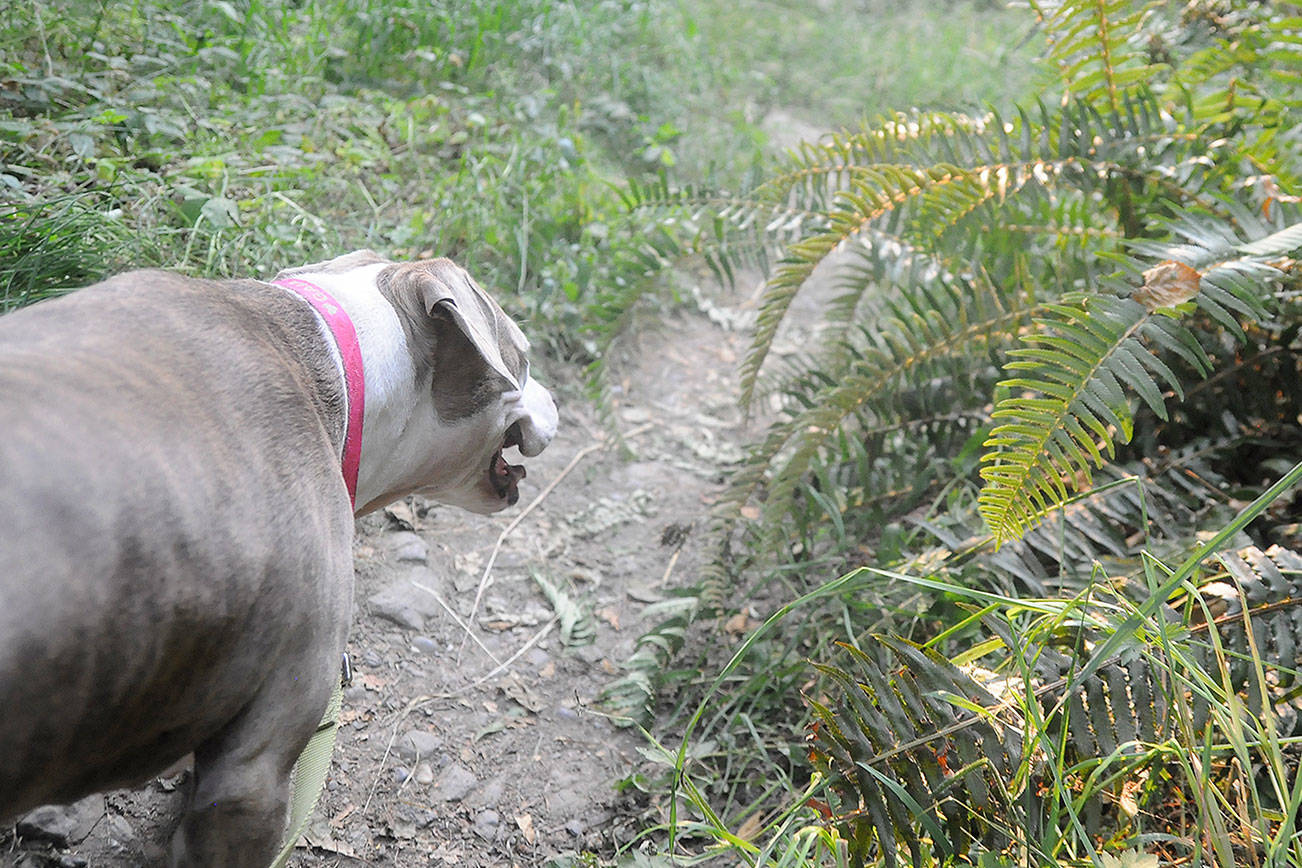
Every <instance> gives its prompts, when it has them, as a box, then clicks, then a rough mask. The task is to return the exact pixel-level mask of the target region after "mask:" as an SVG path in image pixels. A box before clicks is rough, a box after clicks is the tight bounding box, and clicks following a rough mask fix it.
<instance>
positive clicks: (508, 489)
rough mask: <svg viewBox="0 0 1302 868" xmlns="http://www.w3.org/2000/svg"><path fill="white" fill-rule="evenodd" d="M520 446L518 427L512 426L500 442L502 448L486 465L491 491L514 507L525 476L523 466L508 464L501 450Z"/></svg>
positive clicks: (517, 424) (516, 425)
mask: <svg viewBox="0 0 1302 868" xmlns="http://www.w3.org/2000/svg"><path fill="white" fill-rule="evenodd" d="M519 445H520V426H519V423H516V424H515V425H512V426H511V427H510V428H509V429H507V432H506V439H505V440H503V441H502V448H501V449H498V450H497V451H496V452H494V453H493V458H492V460H491V461H490V462H489V464H488V481H489V482H491V483H492V485H493V491H495V492H497V496H498V497H500V498H502V499H503V500H505V501H506V502H507V503H508V504H510V505H512V506H514V505H515V502H516V501H517V500H519V499H520V489H519V487H518V486H519V484H520V480H521V479H524V478H525V476H526V475H527V474H526V473H525V469H524V467H523V465H520V464H508V463H507V462H506V459H505V458H504V457H502V450H503V449H510V448H511V447H512V446H519Z"/></svg>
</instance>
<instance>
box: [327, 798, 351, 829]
mask: <svg viewBox="0 0 1302 868" xmlns="http://www.w3.org/2000/svg"><path fill="white" fill-rule="evenodd" d="M356 810H357V806H356V805H354V804H353V803H352V802H349V803H348V804H347V806H345V807H344V809H343V810H342V811H340V812H339V813H337V814H335V815H334V816H333V817H331V818H330V825H331V826H334V827H335V828H336V829H338V828H339V827H340V826H342V825H343V824H344V821H345V820H347V819H348V818H349V817H351V816H352V815H353V812H354V811H356Z"/></svg>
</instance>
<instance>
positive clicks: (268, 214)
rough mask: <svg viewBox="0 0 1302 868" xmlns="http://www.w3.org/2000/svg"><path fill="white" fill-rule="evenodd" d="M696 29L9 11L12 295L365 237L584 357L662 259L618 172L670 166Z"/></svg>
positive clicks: (121, 9)
mask: <svg viewBox="0 0 1302 868" xmlns="http://www.w3.org/2000/svg"><path fill="white" fill-rule="evenodd" d="M682 33H683V31H682V29H681V27H680V26H679V25H678V23H677V21H676V12H674V11H673V10H672V9H669V8H668V7H667V6H665V5H663V4H654V3H648V4H630V3H624V2H614V0H610V2H602V3H597V4H572V3H559V4H558V3H551V2H542V0H517V2H510V3H493V4H481V3H470V2H456V3H439V4H433V5H431V4H429V3H424V2H410V0H386V2H376V0H306V2H288V0H239V2H225V0H191V2H186V3H183V4H180V5H177V4H165V3H158V2H152V0H150V2H144V3H130V4H123V3H114V2H105V3H80V2H71V0H68V2H60V3H56V4H54V5H53V6H51V5H50V4H30V3H25V4H10V5H9V6H7V7H6V8H5V10H4V12H3V13H0V77H3V78H4V80H5V90H4V95H3V96H0V154H3V158H4V159H3V162H4V167H3V170H2V171H0V202H3V203H5V204H4V208H5V211H4V213H3V216H0V219H3V220H4V223H3V224H0V231H3V232H6V233H12V234H13V236H14V237H13V238H12V240H9V239H8V236H5V237H4V238H0V244H4V245H5V246H4V248H3V249H4V250H6V251H9V250H11V249H18V250H19V253H20V254H21V259H15V260H12V261H13V262H14V263H15V265H16V267H15V269H14V272H15V273H14V275H13V276H12V277H11V276H10V275H9V270H8V269H6V270H5V275H6V280H7V282H8V285H9V289H8V295H7V296H6V299H7V301H6V303H7V304H13V303H16V302H21V301H23V300H30V299H31V298H35V297H36V296H37V295H38V294H40V293H44V292H47V291H51V290H54V289H58V288H65V287H68V286H72V285H78V284H81V283H85V282H88V281H90V280H93V279H96V278H98V277H102V276H104V275H106V274H108V273H111V272H113V271H115V270H120V269H121V268H123V267H126V266H129V265H148V264H158V265H164V266H166V267H171V268H179V269H182V270H186V271H190V272H194V273H200V274H204V275H210V276H229V275H248V274H268V273H271V272H274V271H275V270H277V269H278V268H281V267H283V266H285V265H287V264H295V263H301V262H304V261H311V260H313V259H319V258H324V257H328V256H332V255H335V254H336V253H338V252H340V251H341V250H348V249H352V248H355V247H360V246H369V247H373V248H376V249H378V250H380V251H382V252H384V253H386V254H390V255H393V256H395V257H404V258H415V257H420V256H430V255H447V256H452V257H454V258H457V259H458V260H459V261H461V262H463V263H464V264H465V265H466V266H467V267H469V268H471V269H472V270H474V271H475V273H476V274H477V275H479V276H480V279H481V280H483V281H484V282H485V284H486V285H490V286H493V287H495V288H496V290H497V292H498V294H499V296H501V297H503V300H504V303H506V305H507V306H508V308H510V309H512V312H513V313H515V314H517V315H519V316H522V317H526V318H528V319H530V320H531V326H530V331H531V333H533V334H535V335H536V336H537V337H538V338H539V340H540V342H541V343H542V344H543V345H544V347H545V348H547V349H550V350H552V351H553V352H554V353H556V354H559V355H562V356H571V357H577V358H580V359H591V358H593V356H594V355H596V354H598V353H599V352H600V350H601V348H602V346H604V344H605V343H606V342H608V340H609V339H610V338H609V337H607V335H608V334H610V333H612V332H613V329H612V328H611V327H610V324H609V323H608V322H607V320H605V319H603V318H602V316H603V313H604V311H605V308H604V307H603V304H602V299H603V298H604V297H607V296H609V294H610V292H611V288H612V287H621V286H637V287H638V289H639V291H640V290H641V289H642V287H643V286H644V285H645V284H646V282H647V270H648V267H659V264H658V263H652V264H651V265H650V266H649V265H648V263H647V262H646V261H645V260H643V259H641V258H639V257H638V255H637V250H638V248H639V246H640V243H641V242H640V240H639V238H640V236H641V235H643V234H644V232H643V231H642V229H641V228H640V227H638V226H636V225H631V224H630V223H629V221H628V220H627V218H626V216H625V213H624V210H623V208H622V207H621V205H620V200H619V197H618V193H617V191H616V189H615V188H614V187H612V185H611V181H612V180H617V179H618V178H619V177H620V176H621V175H623V174H626V173H627V174H632V175H635V176H636V175H640V174H642V173H644V172H645V171H646V170H647V169H648V167H650V166H652V165H663V164H664V162H665V161H666V160H671V159H672V157H671V154H670V151H671V150H672V147H673V141H674V139H675V138H676V136H675V133H674V127H673V124H672V122H671V121H670V117H671V113H672V109H673V105H672V102H671V100H670V98H669V96H668V94H669V93H671V92H673V91H674V90H675V89H676V88H675V86H674V84H673V78H672V76H673V75H675V74H678V73H675V72H673V69H674V67H673V66H672V64H671V63H670V61H671V60H672V59H673V58H674V57H676V56H677V55H678V54H679V53H680V52H679V46H678V43H677V40H679V39H680V38H681V37H682ZM609 45H621V46H622V47H623V49H624V52H623V53H622V54H621V55H620V56H619V57H618V58H613V57H612V56H611V55H610V54H609V53H608V52H607V51H606V48H605V47H606V46H609ZM652 146H654V147H656V148H658V149H659V150H658V152H657V154H656V155H655V156H654V158H652V157H648V156H647V155H646V154H643V153H642V152H641V149H643V148H644V147H652ZM93 215H98V216H97V217H96V216H93ZM74 216H75V219H76V220H77V221H78V222H77V223H76V229H75V230H74V231H72V232H69V228H70V226H72V224H71V223H70V222H69V221H70V220H72V219H74ZM19 235H21V237H18V236H19ZM108 238H111V239H112V240H110V241H107V242H105V239H108ZM101 242H104V243H101ZM69 257H72V258H74V259H77V260H78V261H79V262H80V263H81V264H80V265H79V266H77V267H71V265H70V264H69V263H68V262H67V260H68V258H69ZM7 261H10V260H7ZM20 275H21V276H20Z"/></svg>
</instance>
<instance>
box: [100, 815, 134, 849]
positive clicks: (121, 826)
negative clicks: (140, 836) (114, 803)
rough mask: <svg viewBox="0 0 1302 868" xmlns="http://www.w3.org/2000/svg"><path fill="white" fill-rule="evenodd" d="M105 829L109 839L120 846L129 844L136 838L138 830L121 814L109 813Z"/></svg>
mask: <svg viewBox="0 0 1302 868" xmlns="http://www.w3.org/2000/svg"><path fill="white" fill-rule="evenodd" d="M105 831H106V832H107V834H108V838H109V840H110V841H112V842H113V843H114V844H117V845H118V846H122V845H123V844H129V843H131V842H132V841H134V840H135V839H136V830H135V829H133V828H132V827H131V824H130V823H129V822H127V818H126V817H124V816H122V815H121V814H109V816H108V817H107V818H106V820H105Z"/></svg>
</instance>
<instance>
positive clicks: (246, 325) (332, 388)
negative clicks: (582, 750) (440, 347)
mask: <svg viewBox="0 0 1302 868" xmlns="http://www.w3.org/2000/svg"><path fill="white" fill-rule="evenodd" d="M200 338H201V339H200ZM313 340H315V341H316V342H317V344H319V343H320V339H319V336H318V330H317V324H316V322H315V320H314V319H313V315H312V313H311V311H310V310H307V309H306V308H305V307H304V306H302V305H301V304H297V303H296V302H295V301H294V300H293V299H291V298H289V297H287V295H286V294H285V293H283V292H282V291H280V290H278V289H275V288H272V287H267V286H266V285H265V284H256V283H253V282H246V283H244V284H218V283H212V282H205V281H193V280H189V279H184V278H178V277H175V276H173V275H169V274H166V273H164V272H135V273H131V274H127V275H122V276H120V277H118V278H115V279H114V280H112V281H110V282H108V283H105V284H101V285H99V286H96V287H91V288H89V289H86V290H82V291H80V292H78V293H75V294H73V295H71V296H69V297H66V298H62V299H59V300H56V301H51V302H44V303H41V304H38V305H35V306H33V307H32V308H29V309H25V310H22V311H19V312H17V313H15V314H11V315H8V316H5V317H0V709H3V713H0V817H4V816H9V815H12V814H13V813H16V812H18V811H21V810H25V809H27V808H29V807H32V806H34V805H36V804H40V803H44V802H51V801H65V800H68V799H71V798H74V797H76V796H79V795H81V794H83V793H86V792H89V791H92V790H95V789H101V788H104V787H107V786H111V785H115V784H120V783H126V782H130V781H131V780H132V779H138V778H141V777H145V776H148V775H149V774H150V773H153V772H156V771H157V770H159V769H161V768H162V767H164V766H166V765H167V764H169V763H171V762H173V761H175V760H176V759H177V758H179V757H180V756H183V755H184V754H186V753H187V752H189V751H190V750H191V749H193V748H194V747H195V746H196V745H197V744H199V743H201V742H203V741H204V740H205V739H207V738H209V737H210V736H212V735H213V734H214V733H216V732H217V731H219V730H220V729H222V727H224V726H225V725H227V724H228V722H230V721H231V720H232V719H234V718H235V717H237V715H238V714H239V713H240V711H241V709H243V708H245V707H246V706H247V705H248V704H249V703H250V702H251V701H252V700H253V699H254V697H255V696H257V695H258V694H259V692H260V691H262V690H265V689H267V688H268V684H267V682H268V679H267V677H266V675H265V670H266V668H267V661H268V660H269V659H270V660H274V659H277V658H280V657H287V658H289V659H295V658H298V657H302V656H303V655H302V653H301V652H302V648H303V647H304V646H305V645H307V644H309V643H315V642H321V641H323V640H324V639H325V637H323V636H322V631H323V630H333V631H334V633H335V634H337V635H335V636H334V637H333V638H331V639H330V640H329V642H327V643H326V644H331V643H333V644H341V643H342V635H343V634H342V630H343V629H344V623H346V616H347V612H346V609H347V605H348V604H347V602H346V597H347V595H348V594H349V593H350V589H349V588H347V587H343V588H341V587H339V583H338V582H327V581H322V580H321V579H322V576H321V575H320V572H321V570H322V565H323V564H325V565H329V569H328V572H330V573H332V574H333V575H334V576H336V577H337V576H341V575H346V576H348V577H351V566H350V562H349V560H348V558H349V550H348V545H349V540H350V539H351V528H352V518H351V515H350V513H349V510H348V503H347V499H346V497H338V496H336V497H333V498H323V497H322V496H321V492H323V491H326V492H330V491H334V489H335V488H338V487H339V486H341V485H342V483H341V482H339V481H338V479H337V476H338V469H337V466H336V464H335V462H336V456H335V455H334V454H333V447H332V445H331V442H330V437H329V435H328V433H327V430H326V422H327V421H328V420H329V419H331V418H333V417H331V414H332V413H333V414H336V415H337V414H338V412H339V403H340V401H341V398H340V394H339V392H340V389H339V385H338V383H337V382H335V378H334V372H333V369H332V368H331V367H330V364H329V359H328V357H326V358H324V359H322V360H321V363H320V364H316V365H314V364H313V363H312V360H313V359H314V358H315V357H320V356H321V351H320V349H319V347H317V348H316V349H315V350H314V351H309V352H306V353H303V354H300V355H298V356H295V355H294V354H293V353H287V352H286V350H285V348H286V347H289V348H293V347H294V345H295V344H299V343H311V342H312V341H313ZM269 349H270V351H268V350H269ZM268 359H271V360H272V362H273V363H270V364H268V363H267V360H268ZM303 359H307V361H303ZM304 379H310V380H313V381H314V382H313V383H312V384H311V385H312V388H303V387H302V386H303V382H302V381H303V380H304ZM235 406H238V407H239V408H240V409H241V412H240V413H232V412H231V410H232V408H233V407H235ZM235 426H238V430H236V427H235ZM284 450H290V451H292V452H295V453H299V454H302V453H308V454H311V453H312V452H313V451H315V452H317V453H320V455H319V458H318V460H315V461H310V462H306V464H304V463H303V462H301V461H284V460H281V458H280V457H278V456H282V457H283V455H284ZM227 462H238V463H240V464H242V465H244V466H245V467H250V468H251V469H252V470H253V471H254V472H256V474H257V477H258V478H259V479H260V480H261V481H262V485H261V487H260V489H259V490H249V489H248V488H247V487H241V486H232V485H230V484H229V481H228V480H227V479H225V478H224V476H223V474H222V472H221V470H220V467H221V466H222V464H224V463H227ZM304 466H307V467H310V468H317V469H319V473H320V474H321V475H322V477H323V478H322V479H312V478H304V476H303V473H302V470H301V468H302V467H304ZM286 468H295V470H296V472H295V473H288V472H287V471H286ZM327 474H329V475H330V478H329V479H327V478H325V476H326V475H327ZM269 506H270V507H271V509H270V510H269ZM250 511H252V512H253V513H255V514H258V515H270V516H272V518H271V519H270V520H268V521H266V522H263V523H262V524H261V525H260V526H257V527H250V525H249V523H248V521H247V519H245V520H241V516H247V514H248V513H249V512H250ZM235 537H238V538H235ZM195 577H200V580H198V581H196V578H195ZM341 595H342V596H343V597H344V598H345V599H344V600H342V601H341V599H340V598H341ZM341 610H343V612H342V614H343V619H342V623H339V624H336V625H327V624H325V623H323V621H324V620H325V617H326V616H325V614H324V613H330V616H331V617H335V618H336V620H338V618H337V615H338V614H339V613H340V611H341ZM268 624H274V627H273V628H272V629H268ZM287 652H289V653H287ZM321 656H324V655H321ZM319 665H321V666H326V667H329V666H335V665H337V659H336V660H330V659H321V660H320V661H319ZM303 674H304V675H306V674H307V673H303ZM327 682H328V679H327ZM214 685H217V686H218V690H219V691H222V692H223V693H221V695H213V691H214ZM321 700H322V703H321V704H322V705H323V704H324V697H321ZM196 709H198V710H200V711H199V713H196Z"/></svg>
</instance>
